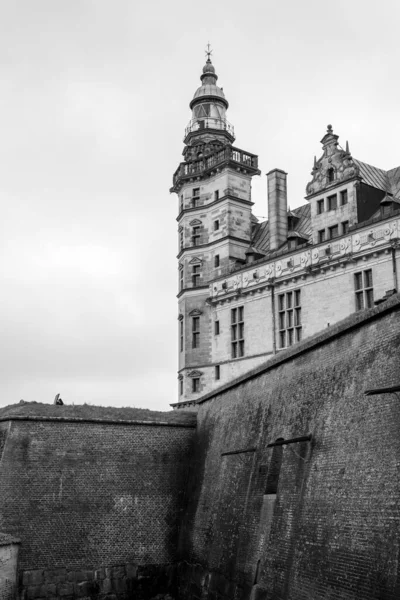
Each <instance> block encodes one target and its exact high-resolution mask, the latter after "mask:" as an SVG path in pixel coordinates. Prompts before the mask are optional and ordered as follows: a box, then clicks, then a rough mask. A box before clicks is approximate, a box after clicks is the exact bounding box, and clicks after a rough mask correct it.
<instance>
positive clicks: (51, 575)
mask: <svg viewBox="0 0 400 600" xmlns="http://www.w3.org/2000/svg"><path fill="white" fill-rule="evenodd" d="M44 580H45V581H46V582H47V583H63V582H64V581H67V569H49V570H48V571H45V572H44Z"/></svg>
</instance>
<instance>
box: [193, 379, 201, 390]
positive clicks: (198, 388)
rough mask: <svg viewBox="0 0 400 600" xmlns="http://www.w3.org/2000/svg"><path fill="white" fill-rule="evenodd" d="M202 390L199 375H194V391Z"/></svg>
mask: <svg viewBox="0 0 400 600" xmlns="http://www.w3.org/2000/svg"><path fill="white" fill-rule="evenodd" d="M199 391H200V378H199V377H193V379H192V392H194V393H195V392H199Z"/></svg>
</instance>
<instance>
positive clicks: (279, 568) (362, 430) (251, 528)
mask: <svg viewBox="0 0 400 600" xmlns="http://www.w3.org/2000/svg"><path fill="white" fill-rule="evenodd" d="M399 313H400V299H399V297H398V296H396V297H393V299H391V300H390V301H388V302H385V303H384V304H382V305H380V306H379V307H377V308H375V309H372V310H370V311H364V312H362V313H357V314H355V315H352V316H351V317H349V318H347V319H345V320H344V321H343V322H341V323H338V324H336V325H335V326H333V327H331V328H329V329H328V330H325V331H323V332H322V333H320V334H317V335H315V336H313V337H311V338H309V339H308V340H306V341H304V342H302V343H301V344H299V345H296V346H294V347H292V348H291V349H290V350H288V351H285V352H283V353H280V354H279V355H277V356H276V357H274V358H273V359H271V360H269V361H268V362H267V363H266V364H265V365H263V366H261V367H258V368H256V369H254V370H253V371H252V372H251V373H250V374H248V375H245V376H242V377H241V378H238V379H237V380H236V381H235V382H233V384H230V385H226V386H225V388H224V389H223V390H220V391H215V392H212V393H210V394H208V395H207V396H205V397H204V398H203V399H202V401H201V403H200V405H199V411H198V415H197V416H198V429H197V434H196V441H195V449H196V450H195V455H194V459H193V461H194V462H193V464H194V465H195V467H196V468H195V469H193V473H195V475H194V476H193V479H191V481H190V487H189V492H188V495H189V498H190V503H189V506H188V510H187V513H186V515H185V519H184V526H183V528H182V532H181V538H180V552H181V558H182V561H181V564H180V594H181V598H185V599H186V598H193V599H196V598H197V599H198V598H203V599H211V600H217V599H218V600H221V599H225V600H228V599H229V600H232V599H243V600H248V599H250V598H251V600H255V599H257V600H277V599H285V600H309V599H310V598H312V599H313V600H326V599H328V598H329V599H337V600H339V599H340V600H378V599H383V598H384V599H385V600H395V599H397V598H399V597H400V578H399V569H398V556H399V550H400V547H399V539H400V535H399V534H400V508H399V484H398V473H399V465H400V438H399V434H398V433H399V427H400V404H399V399H398V397H396V395H394V394H380V395H376V396H365V395H364V391H365V390H368V389H371V388H379V387H385V386H389V385H399V384H400V352H399V348H400V320H399V317H400V314H399ZM310 433H311V434H312V436H313V437H312V442H311V443H309V442H303V443H298V444H294V445H290V446H287V447H286V448H285V449H284V451H283V459H282V466H281V471H280V478H279V484H278V489H277V493H276V496H273V495H266V494H265V491H266V490H265V487H266V481H267V476H268V469H269V465H270V461H271V455H272V450H271V449H270V448H268V447H267V444H268V443H270V442H273V441H274V440H276V439H277V438H284V439H289V438H293V437H297V436H303V435H307V434H310ZM237 450H249V451H248V452H242V453H238V454H227V455H226V454H225V455H224V453H226V452H231V451H237Z"/></svg>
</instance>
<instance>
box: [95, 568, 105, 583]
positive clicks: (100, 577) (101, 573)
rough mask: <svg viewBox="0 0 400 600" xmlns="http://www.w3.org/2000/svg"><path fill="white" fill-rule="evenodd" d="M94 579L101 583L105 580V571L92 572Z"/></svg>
mask: <svg viewBox="0 0 400 600" xmlns="http://www.w3.org/2000/svg"><path fill="white" fill-rule="evenodd" d="M94 578H95V580H96V581H102V580H103V579H105V578H106V570H105V569H97V570H96V571H95V572H94Z"/></svg>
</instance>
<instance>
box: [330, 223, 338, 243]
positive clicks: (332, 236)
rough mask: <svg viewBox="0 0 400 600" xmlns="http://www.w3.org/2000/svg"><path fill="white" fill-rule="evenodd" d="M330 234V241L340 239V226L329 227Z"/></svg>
mask: <svg viewBox="0 0 400 600" xmlns="http://www.w3.org/2000/svg"><path fill="white" fill-rule="evenodd" d="M334 230H335V233H336V235H333V233H334ZM328 232H329V238H328V239H330V240H334V239H336V238H337V237H339V225H338V224H336V225H331V227H328Z"/></svg>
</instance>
